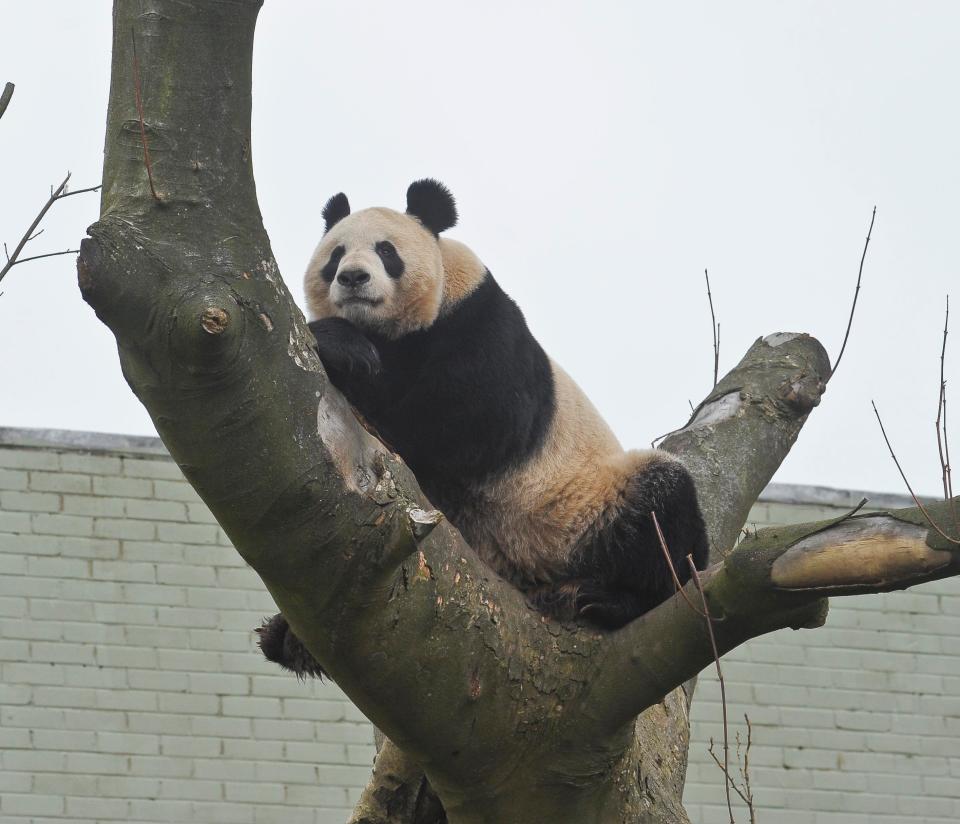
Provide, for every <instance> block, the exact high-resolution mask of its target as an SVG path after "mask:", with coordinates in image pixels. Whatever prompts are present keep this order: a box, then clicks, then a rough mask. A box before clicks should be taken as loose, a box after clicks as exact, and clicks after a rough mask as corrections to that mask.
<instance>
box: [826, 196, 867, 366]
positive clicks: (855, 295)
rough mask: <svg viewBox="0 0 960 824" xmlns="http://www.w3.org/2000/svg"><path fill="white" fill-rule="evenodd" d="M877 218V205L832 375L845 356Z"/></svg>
mask: <svg viewBox="0 0 960 824" xmlns="http://www.w3.org/2000/svg"><path fill="white" fill-rule="evenodd" d="M876 219H877V207H876V206H874V207H873V214H872V215H870V228H869V229H867V239H866V241H864V244H863V254H862V255H860V271H858V272H857V288H856V290H855V291H854V293H853V304H852V305H851V306H850V319H849V320H848V321H847V331H846V334H845V335H844V336H843V345H842V346H841V347H840V354H839V355H837V360H836V361H835V362H834V364H833V371H832V372H831V373H830V375H831V377H832V376H833V375H835V374H836V373H837V367H838V366H839V365H840V359H841V358H842V357H843V351H844V350H845V349H846V348H847V340H848V339H849V337H850V327H852V326H853V313H854V312H856V311H857V298H858V297H859V296H860V280H861V279H862V278H863V262H864V261H865V260H866V259H867V247H868V246H869V245H870V236H871V235H872V234H873V221H875V220H876Z"/></svg>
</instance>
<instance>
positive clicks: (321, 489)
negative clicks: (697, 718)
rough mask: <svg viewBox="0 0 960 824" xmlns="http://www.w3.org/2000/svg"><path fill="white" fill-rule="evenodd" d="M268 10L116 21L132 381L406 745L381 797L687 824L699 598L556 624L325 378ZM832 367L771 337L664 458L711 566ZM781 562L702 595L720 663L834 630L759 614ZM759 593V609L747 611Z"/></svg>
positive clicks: (153, 9)
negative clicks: (259, 113)
mask: <svg viewBox="0 0 960 824" xmlns="http://www.w3.org/2000/svg"><path fill="white" fill-rule="evenodd" d="M259 7H260V2H259V0H207V2H193V3H183V2H180V1H179V0H146V2H143V1H142V0H137V2H134V1H133V0H117V2H116V3H115V8H114V42H113V74H112V80H111V89H110V104H109V111H108V117H107V133H106V150H105V161H104V177H103V182H104V189H103V195H102V210H101V216H100V220H99V221H98V222H97V223H96V224H94V225H93V226H92V227H91V228H90V230H89V234H90V237H89V238H88V239H86V240H84V242H83V243H82V246H81V254H80V257H79V260H78V275H79V282H80V287H81V291H82V294H83V296H84V298H85V299H86V300H87V301H88V302H89V303H90V305H91V306H92V307H93V308H94V309H95V310H96V312H97V315H98V316H99V317H100V318H101V319H102V320H103V321H104V323H106V324H107V325H108V326H109V327H110V329H111V330H112V331H113V333H114V335H115V336H116V339H117V346H118V351H119V355H120V364H121V368H122V369H123V373H124V375H125V377H126V379H127V381H128V382H129V384H130V386H131V388H132V389H133V391H134V392H135V393H136V394H137V396H138V397H139V398H140V399H141V401H142V402H143V403H144V405H145V406H146V408H147V409H148V411H149V412H150V414H151V416H152V418H153V420H154V422H155V424H156V426H157V431H158V432H159V433H160V435H161V437H162V438H163V440H164V443H165V444H166V445H167V447H168V448H169V450H170V452H171V454H172V455H173V457H174V458H175V459H176V461H177V462H178V463H179V465H180V466H181V468H182V469H183V471H184V473H185V475H186V476H187V478H188V480H189V481H190V482H191V483H192V484H193V486H194V487H195V488H196V489H197V491H198V492H199V493H200V495H201V496H202V498H203V499H204V501H205V502H206V503H207V505H208V506H209V507H210V509H211V511H212V512H213V514H214V515H215V516H216V518H217V520H218V521H219V522H220V524H221V525H222V526H223V528H224V529H225V530H226V532H227V534H228V535H229V536H230V539H231V540H232V541H233V543H234V545H235V546H236V548H237V550H238V551H239V552H240V553H241V555H242V556H243V557H244V559H246V560H247V561H248V562H249V563H250V564H251V566H253V568H254V569H255V570H256V571H257V572H258V574H259V575H260V576H261V578H262V579H263V581H264V583H265V584H266V586H267V587H268V588H269V590H270V592H271V593H272V594H273V596H274V598H275V599H276V601H277V604H278V605H279V606H280V608H281V610H282V611H283V612H284V614H285V615H286V617H287V619H288V620H289V621H290V624H291V625H292V627H293V628H294V630H295V631H296V633H297V635H298V636H299V637H300V638H301V639H302V640H303V641H304V643H305V644H306V645H307V647H308V648H309V649H310V651H311V652H312V653H313V654H314V655H315V656H316V658H317V659H318V660H319V661H320V662H321V663H322V665H323V666H324V668H325V669H326V670H327V671H328V672H329V673H330V674H331V675H332V676H333V678H334V679H335V680H336V681H337V683H338V684H339V685H340V686H341V687H342V688H343V689H344V691H345V692H346V693H347V694H348V695H349V696H350V698H351V699H352V700H353V701H354V702H355V703H356V704H357V706H358V707H359V708H360V709H361V710H362V711H363V712H364V713H365V714H366V715H367V716H368V717H369V718H370V719H371V720H372V721H373V722H374V723H375V724H376V725H377V726H378V727H379V728H380V729H382V730H383V731H384V732H385V733H386V734H387V735H388V736H389V738H390V739H391V741H392V742H393V745H395V747H394V746H393V745H390V746H389V749H388V751H387V752H388V753H389V757H390V758H392V759H394V762H393V764H392V765H388V764H387V763H386V762H384V763H383V764H381V765H379V766H380V767H381V768H382V769H380V775H381V776H388V777H389V779H388V780H386V779H385V783H384V784H382V785H380V786H379V787H378V786H375V787H374V788H373V790H374V792H373V793H372V795H373V796H376V795H377V792H376V791H377V790H379V789H382V788H385V789H386V790H387V795H386V796H384V795H383V794H382V793H381V794H380V797H381V798H388V800H389V793H390V792H394V793H395V795H394V799H396V798H398V797H399V796H401V795H403V791H404V787H405V784H406V783H407V782H415V783H417V786H418V787H419V786H421V784H422V781H421V779H420V778H419V777H418V776H419V774H418V773H417V772H416V771H415V770H414V771H411V770H412V767H411V764H416V765H419V767H420V768H422V769H423V771H424V772H425V774H426V775H427V776H428V778H429V781H430V784H431V785H432V787H433V789H434V790H435V791H436V793H437V795H438V796H439V798H440V799H441V800H442V802H443V806H444V807H445V809H446V815H447V817H448V818H449V821H450V822H451V824H480V822H484V823H485V824H486V823H487V822H499V823H500V824H502V822H508V821H523V822H527V824H538V822H544V823H546V822H551V824H563V822H577V824H590V823H591V822H597V824H600V823H601V822H618V824H619V823H620V822H646V821H650V822H653V821H657V822H662V821H685V820H686V816H685V813H684V812H683V808H682V805H681V802H680V798H681V793H682V788H683V779H684V774H685V768H686V745H687V735H688V719H687V707H688V696H689V692H685V691H684V690H683V689H682V688H681V685H682V684H683V683H684V681H685V680H686V679H689V678H690V677H691V676H693V675H694V674H695V673H696V672H697V671H698V670H699V669H700V668H702V667H703V666H704V665H705V664H707V663H708V662H709V660H710V657H709V655H708V643H707V634H706V630H705V626H704V623H703V621H702V620H700V619H699V618H698V617H697V616H696V615H695V614H694V613H692V612H691V611H690V610H689V607H687V606H686V605H685V602H684V601H682V600H681V599H680V598H679V597H678V598H675V599H673V600H671V601H669V602H667V603H666V604H664V605H662V606H661V607H659V608H657V609H656V610H654V611H653V612H651V613H649V614H648V615H646V616H644V617H643V618H641V619H639V620H638V621H635V622H633V623H632V624H630V625H629V626H628V627H626V628H624V629H623V630H621V631H618V632H616V633H610V634H607V633H601V632H598V631H595V630H592V629H590V628H587V627H578V626H572V625H570V626H567V625H557V624H554V623H551V622H549V621H546V620H544V619H543V618H541V616H539V615H537V614H536V613H534V612H533V611H532V610H531V609H530V608H529V607H528V606H527V604H526V602H525V601H524V599H523V597H522V596H521V595H520V594H519V593H518V592H517V591H515V590H514V589H512V588H511V587H510V586H508V585H505V584H504V583H503V582H502V581H500V580H498V579H497V578H496V577H495V576H493V575H492V574H491V573H490V571H489V570H488V569H487V568H485V567H484V566H483V564H481V563H480V561H479V560H478V559H477V557H476V556H475V554H474V553H473V552H472V551H471V550H470V548H469V547H467V546H466V545H465V544H464V543H463V540H462V538H461V537H460V535H459V533H457V532H456V530H454V529H453V528H451V527H450V526H449V525H448V524H446V523H441V524H439V525H438V526H436V527H435V528H433V529H432V531H428V530H427V529H425V528H424V524H423V518H422V516H421V515H420V514H419V512H420V511H421V510H429V509H430V506H429V502H428V501H426V499H425V498H424V496H423V494H422V492H421V491H420V489H419V487H418V486H417V483H416V479H415V478H414V477H413V476H412V475H411V473H410V472H409V471H408V470H407V468H406V467H405V466H404V465H403V464H402V463H401V462H400V461H399V460H398V459H397V458H396V457H395V456H393V455H391V454H390V453H389V452H388V451H387V450H386V449H385V448H384V447H383V446H382V445H381V444H380V443H379V442H378V441H376V440H375V439H374V438H373V437H371V436H370V435H369V434H368V433H367V432H366V431H365V430H364V429H363V428H362V427H361V426H359V425H358V424H357V422H356V420H355V419H354V417H353V415H352V414H351V411H350V409H349V407H348V406H347V404H346V403H345V402H344V400H343V398H342V397H341V396H340V395H339V393H338V392H337V391H336V390H335V389H334V388H333V387H332V386H331V385H330V383H329V382H328V380H327V378H326V376H325V374H324V372H323V369H322V366H321V364H320V363H319V361H318V359H317V357H316V355H315V354H314V352H313V348H312V339H311V337H310V334H309V331H308V330H307V327H306V325H305V323H304V320H303V317H302V315H301V313H300V311H299V309H297V307H296V306H295V305H294V304H293V302H292V300H291V299H290V295H289V293H288V292H287V290H286V288H285V286H284V284H283V281H282V280H281V278H280V275H279V272H278V271H277V267H276V264H275V262H274V259H273V255H272V253H271V251H270V244H269V240H268V238H267V235H266V233H265V231H264V229H263V225H262V222H261V219H260V213H259V209H258V206H257V201H256V192H255V187H254V181H253V174H252V167H251V147H250V102H251V101H250V80H251V55H252V45H253V32H254V26H255V21H256V16H257V13H258V11H259ZM278 11H282V8H280V7H278ZM134 47H135V48H136V60H135V57H134ZM135 67H137V68H138V69H139V71H135ZM136 74H139V78H140V86H141V89H140V91H141V96H142V102H143V113H144V117H143V123H142V124H141V122H140V118H139V114H138V109H137V105H136V95H135V85H136V83H135V75H136ZM143 134H145V136H146V142H147V151H148V152H149V157H150V161H151V162H150V170H151V172H152V178H153V186H152V187H151V183H150V181H149V180H148V173H147V164H146V162H145V151H144V145H143ZM828 374H829V364H828V362H827V359H826V356H825V354H824V353H823V350H822V347H820V345H819V344H818V343H817V342H816V341H814V340H813V339H811V338H809V337H806V336H776V337H775V338H772V339H768V340H765V341H758V342H757V344H755V346H754V347H753V348H752V349H751V350H750V352H749V353H748V354H747V356H746V357H745V359H744V361H743V362H742V363H741V364H740V365H739V366H738V367H737V368H736V369H735V370H733V371H732V372H731V373H730V375H728V376H727V377H726V378H725V379H724V380H723V381H722V382H721V383H720V385H718V387H717V388H716V390H715V391H714V392H712V393H711V395H710V397H709V398H708V399H707V400H706V401H705V402H704V404H702V405H701V407H700V408H699V410H698V412H697V413H696V415H695V416H694V419H693V420H692V421H691V423H690V424H688V425H687V427H686V428H685V429H684V430H683V431H681V432H679V433H677V434H676V435H673V436H671V437H670V438H669V439H668V440H667V441H666V443H665V447H666V448H668V449H671V450H672V451H675V452H677V453H678V454H681V455H682V456H683V457H684V458H685V459H686V461H687V462H688V464H689V465H690V467H691V469H692V471H693V472H694V474H695V476H696V478H697V482H698V486H699V488H700V494H701V497H702V499H703V505H704V510H705V514H706V517H707V521H708V525H709V529H710V534H711V539H712V542H713V548H714V558H715V560H719V559H722V558H723V557H724V555H725V553H726V551H727V550H729V549H730V547H731V546H732V544H733V542H734V539H735V537H736V535H737V534H738V531H739V529H740V526H741V524H742V522H743V519H744V517H745V515H746V512H747V511H748V509H749V506H750V504H751V503H752V502H753V500H754V499H755V497H756V495H757V494H758V493H759V491H760V490H761V489H762V488H763V486H764V484H765V483H766V482H767V480H769V478H770V476H771V475H772V473H773V472H774V470H775V469H776V467H777V466H778V465H779V463H780V461H781V460H782V459H783V457H784V456H785V455H786V453H787V451H788V450H789V448H790V446H791V445H792V443H793V441H794V440H795V438H796V436H797V433H798V432H799V430H800V427H801V426H802V424H803V422H804V421H805V419H806V416H807V414H808V413H809V411H810V409H812V408H813V406H814V405H816V403H817V402H818V401H819V396H820V392H821V391H822V390H823V386H824V383H825V381H826V375H828ZM751 552H753V550H751ZM767 560H768V556H766V555H763V554H762V553H761V554H760V555H756V554H752V555H751V554H750V553H749V552H747V551H745V550H737V551H736V552H735V553H733V555H731V556H730V557H729V558H728V559H727V560H726V561H725V562H723V564H722V565H721V566H719V567H717V568H715V569H714V570H713V571H711V573H709V574H708V575H707V576H706V586H707V589H708V597H709V598H710V599H711V603H712V604H714V605H715V606H716V607H717V609H718V610H722V611H723V614H724V615H729V616H730V621H729V623H728V624H727V625H726V628H724V629H722V630H721V632H720V635H721V637H722V638H723V643H724V646H725V648H730V647H732V646H733V645H735V644H736V643H740V642H742V640H745V639H746V638H747V637H750V636H751V635H756V634H759V633H761V632H766V631H769V630H771V629H774V628H777V627H779V626H790V625H800V624H809V623H813V622H814V620H815V619H816V617H817V616H818V615H819V614H820V612H821V606H820V601H819V598H820V596H819V594H815V595H814V596H810V595H809V594H805V595H803V596H799V595H797V594H796V593H791V594H789V595H788V596H786V597H787V598H788V599H789V598H795V599H796V600H795V601H794V600H786V601H784V600H782V599H780V597H779V596H778V597H777V598H772V599H768V598H764V597H759V595H758V594H759V593H764V592H767V590H768V589H769V586H770V578H769V569H770V565H771V564H772V561H771V562H770V564H767ZM754 564H755V565H756V569H753V565H754ZM764 575H766V576H767V577H766V579H765V578H764V577H763V576H764ZM751 587H752V589H751ZM738 588H739V589H738ZM744 592H749V593H751V597H753V596H754V595H757V596H758V597H756V599H755V600H756V603H757V604H758V605H759V606H758V608H757V609H756V610H755V611H754V612H750V613H747V612H742V611H741V612H737V611H736V610H735V609H733V605H735V604H737V603H739V601H738V600H737V599H738V598H739V597H740V595H741V594H742V593H744ZM761 606H762V608H761ZM638 713H642V714H641V715H640V717H639V719H638V720H637V719H636V716H637V715H638ZM388 766H389V768H388ZM391 788H392V789H391ZM368 795H371V794H368ZM403 797H404V798H406V799H407V800H409V798H410V797H411V796H410V794H409V793H407V794H406V795H403ZM421 800H422V799H421ZM414 801H415V802H417V803H412V804H411V803H405V804H401V805H399V806H397V805H394V807H395V809H400V808H401V807H402V808H403V809H406V810H408V812H407V813H404V815H406V816H407V817H406V818H399V817H393V818H377V817H376V816H378V815H380V812H379V811H378V810H377V809H375V808H374V807H371V810H370V817H369V818H368V819H366V820H368V821H391V822H393V821H396V822H399V821H401V820H402V821H405V822H411V821H414V820H416V819H415V816H417V815H420V814H421V813H417V812H416V810H418V809H419V810H421V811H425V810H427V809H428V807H427V805H426V804H420V803H419V802H418V801H417V798H414ZM386 806H387V807H388V806H389V804H387V805H386ZM431 809H432V812H431V814H432V815H433V816H434V818H435V817H436V810H435V808H431ZM388 814H389V810H387V811H386V812H385V813H384V815H388ZM422 814H424V815H426V813H425V812H422ZM355 820H356V819H355ZM420 824H424V820H420Z"/></svg>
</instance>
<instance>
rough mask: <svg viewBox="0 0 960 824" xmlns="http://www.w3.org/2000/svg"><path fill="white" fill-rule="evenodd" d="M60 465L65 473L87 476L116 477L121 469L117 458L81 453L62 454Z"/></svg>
mask: <svg viewBox="0 0 960 824" xmlns="http://www.w3.org/2000/svg"><path fill="white" fill-rule="evenodd" d="M60 465H61V466H62V467H63V469H64V471H65V472H76V473H83V474H88V475H118V474H120V470H121V468H122V464H121V463H120V459H119V458H114V457H111V456H109V455H89V454H85V453H83V452H64V453H63V454H62V455H61V456H60Z"/></svg>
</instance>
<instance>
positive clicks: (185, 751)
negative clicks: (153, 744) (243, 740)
mask: <svg viewBox="0 0 960 824" xmlns="http://www.w3.org/2000/svg"><path fill="white" fill-rule="evenodd" d="M160 748H161V752H162V753H163V754H164V755H167V756H189V757H193V758H216V757H218V756H219V755H220V749H221V747H220V739H219V738H212V737H207V736H201V735H161V736H160Z"/></svg>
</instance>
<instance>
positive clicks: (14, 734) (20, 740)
mask: <svg viewBox="0 0 960 824" xmlns="http://www.w3.org/2000/svg"><path fill="white" fill-rule="evenodd" d="M32 747H33V743H32V741H31V739H30V730H27V729H17V728H14V727H2V726H0V763H6V768H7V769H13V768H14V765H13V764H12V763H11V761H10V759H11V758H12V756H9V755H8V756H7V757H6V758H5V759H4V758H3V752H4V751H8V750H29V749H31V748H32ZM0 775H2V773H0Z"/></svg>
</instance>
